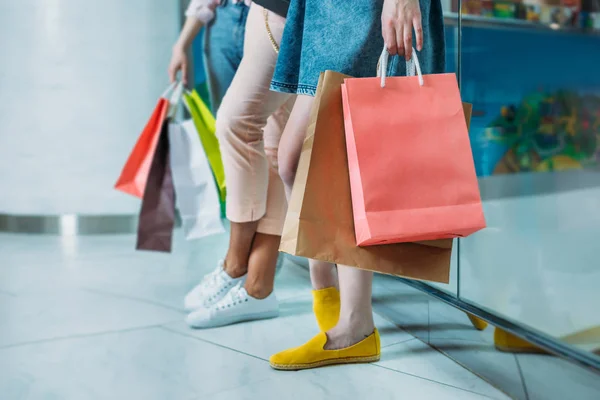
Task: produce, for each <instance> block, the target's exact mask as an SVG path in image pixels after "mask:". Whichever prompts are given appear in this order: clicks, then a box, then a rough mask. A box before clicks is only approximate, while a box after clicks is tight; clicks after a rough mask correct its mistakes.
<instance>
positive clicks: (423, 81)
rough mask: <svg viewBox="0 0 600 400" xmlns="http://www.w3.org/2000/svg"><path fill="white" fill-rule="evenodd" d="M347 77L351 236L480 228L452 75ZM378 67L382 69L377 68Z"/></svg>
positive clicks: (376, 240) (397, 238)
mask: <svg viewBox="0 0 600 400" xmlns="http://www.w3.org/2000/svg"><path fill="white" fill-rule="evenodd" d="M387 54H388V53H387V51H386V50H384V51H383V53H382V57H381V59H380V74H381V78H359V79H355V78H350V79H346V80H345V83H344V85H343V86H342V98H343V103H344V120H345V130H346V145H347V150H348V167H349V170H350V187H351V189H352V208H353V213H354V226H355V234H356V243H357V244H358V245H359V246H367V245H376V244H389V243H400V242H415V241H422V240H435V239H445V238H455V237H463V236H467V235H469V234H472V233H474V232H476V231H478V230H480V229H483V228H485V219H484V216H483V208H482V205H481V198H480V194H479V187H478V184H477V177H476V175H475V167H474V163H473V156H472V153H471V145H470V142H469V134H468V129H467V125H466V123H465V117H464V114H463V106H462V102H461V99H460V92H459V89H458V84H457V81H456V76H455V74H435V75H425V76H423V75H422V74H421V69H420V67H419V63H418V59H417V55H416V51H414V50H413V59H412V60H411V62H409V63H407V71H409V72H411V71H412V72H413V74H414V71H415V70H416V73H417V75H418V76H409V77H392V78H387V80H386V77H385V71H386V69H387V68H386V66H387V57H388V55H387ZM381 71H382V72H383V73H381Z"/></svg>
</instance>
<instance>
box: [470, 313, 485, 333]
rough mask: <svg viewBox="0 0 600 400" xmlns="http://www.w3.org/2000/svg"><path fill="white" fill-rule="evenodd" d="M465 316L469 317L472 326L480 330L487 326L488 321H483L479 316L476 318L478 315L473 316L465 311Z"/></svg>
mask: <svg viewBox="0 0 600 400" xmlns="http://www.w3.org/2000/svg"><path fill="white" fill-rule="evenodd" d="M467 317H469V320H470V321H471V324H473V326H474V327H475V329H477V330H478V331H482V330H484V329H485V328H487V327H488V323H487V322H485V321H484V320H482V319H481V318H478V317H476V316H474V315H473V314H469V313H467Z"/></svg>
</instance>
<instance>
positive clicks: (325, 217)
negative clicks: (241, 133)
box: [280, 71, 471, 283]
mask: <svg viewBox="0 0 600 400" xmlns="http://www.w3.org/2000/svg"><path fill="white" fill-rule="evenodd" d="M345 78H347V76H345V75H342V74H339V73H337V72H332V71H327V72H324V73H322V74H321V77H320V79H319V87H318V90H317V95H316V98H315V102H314V105H313V109H312V114H311V118H310V124H309V127H308V130H307V136H306V139H305V141H304V145H303V148H302V154H301V157H300V162H299V166H298V172H297V175H296V181H295V184H294V189H293V191H292V197H291V199H290V203H289V208H288V213H287V216H286V220H285V225H284V229H283V236H282V240H281V247H280V250H281V251H283V252H286V253H289V254H292V255H296V256H301V257H307V258H312V259H317V260H322V261H329V262H332V263H337V264H342V265H349V266H353V267H358V268H361V269H366V270H371V271H376V272H381V273H385V274H391V275H397V276H403V277H406V278H412V279H420V280H428V281H435V282H444V283H447V282H448V280H449V274H450V256H451V252H452V241H451V240H439V241H431V242H422V243H421V242H420V243H401V244H390V245H382V246H369V247H365V248H361V247H357V246H356V238H355V234H354V222H353V215H352V201H351V194H350V180H349V173H348V160H347V155H346V142H345V134H344V115H343V111H342V95H341V84H342V83H343V82H344V79H345ZM470 110H471V108H470V107H466V108H465V113H466V114H468V115H469V117H470ZM467 120H469V118H467Z"/></svg>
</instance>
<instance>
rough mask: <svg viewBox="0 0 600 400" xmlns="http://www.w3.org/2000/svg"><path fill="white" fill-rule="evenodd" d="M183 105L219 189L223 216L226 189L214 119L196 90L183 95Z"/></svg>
mask: <svg viewBox="0 0 600 400" xmlns="http://www.w3.org/2000/svg"><path fill="white" fill-rule="evenodd" d="M183 99H184V101H185V104H186V106H187V108H188V110H189V112H190V114H192V120H193V121H194V125H195V126H196V129H197V130H198V135H199V136H200V142H202V147H204V151H205V152H206V157H207V158H208V163H209V164H210V169H211V170H212V173H213V176H214V178H215V181H216V183H217V188H218V189H219V200H220V201H221V210H222V212H223V215H225V197H226V195H227V189H226V187H225V170H224V169H223V160H222V158H221V150H220V149H219V140H218V139H217V135H216V133H215V131H216V121H215V117H214V116H213V115H212V113H211V112H210V110H209V108H208V107H207V106H206V104H204V101H202V98H201V97H200V95H199V94H198V92H197V91H196V90H192V91H191V92H187V93H184V94H183Z"/></svg>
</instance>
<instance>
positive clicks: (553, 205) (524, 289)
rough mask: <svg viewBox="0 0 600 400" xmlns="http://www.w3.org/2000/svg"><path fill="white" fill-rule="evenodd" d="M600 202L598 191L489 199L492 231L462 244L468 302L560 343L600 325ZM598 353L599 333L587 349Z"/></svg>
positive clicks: (523, 181)
mask: <svg viewBox="0 0 600 400" xmlns="http://www.w3.org/2000/svg"><path fill="white" fill-rule="evenodd" d="M532 178H533V177H532V176H531V175H525V176H524V177H512V178H511V179H513V180H516V182H517V183H521V184H522V185H524V186H525V185H526V184H527V183H528V182H527V179H532ZM572 178H573V179H576V178H577V175H573V176H572ZM506 179H508V178H506ZM519 179H521V180H519ZM599 196H600V189H598V187H593V188H585V189H580V190H570V191H564V192H563V191H556V192H554V193H544V194H539V195H531V196H525V197H509V198H499V199H491V200H488V201H486V202H485V204H484V208H485V213H486V219H487V222H488V228H487V229H485V230H483V231H482V232H479V233H477V234H476V235H473V236H471V237H469V238H466V239H464V240H461V247H460V249H461V253H460V262H461V269H460V278H459V282H460V289H461V290H460V295H461V298H462V299H463V300H466V301H471V302H473V303H475V304H478V305H480V306H482V307H485V308H487V309H489V310H492V312H494V313H497V314H500V315H503V316H505V317H507V318H509V319H511V320H514V321H517V322H520V323H523V324H526V325H528V326H530V327H533V328H534V329H537V330H539V331H541V332H544V333H546V334H548V335H551V336H554V337H557V338H565V337H568V336H570V335H573V334H575V333H577V332H581V331H584V330H587V329H590V328H594V327H600V313H598V312H597V305H598V304H599V303H600V297H599V295H598V290H597V288H598V286H599V285H600V269H599V268H598V252H597V250H596V249H597V239H596V238H597V237H598V234H599V233H600V213H599V212H598V198H599ZM572 344H575V345H577V344H578V343H572ZM594 344H595V346H594ZM594 347H596V348H597V349H600V336H598V335H597V337H596V342H595V343H590V346H588V347H582V348H583V349H585V350H589V349H590V348H594Z"/></svg>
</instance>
